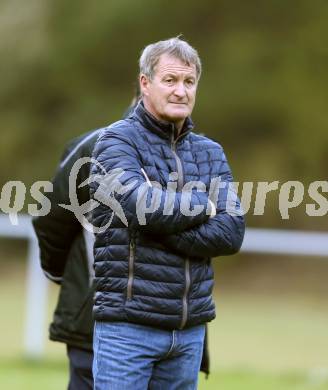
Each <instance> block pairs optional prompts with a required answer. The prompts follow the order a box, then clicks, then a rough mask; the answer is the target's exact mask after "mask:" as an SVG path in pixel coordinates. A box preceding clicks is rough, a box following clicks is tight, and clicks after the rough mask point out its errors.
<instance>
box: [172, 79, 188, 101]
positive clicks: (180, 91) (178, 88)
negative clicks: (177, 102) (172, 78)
mask: <svg viewBox="0 0 328 390" xmlns="http://www.w3.org/2000/svg"><path fill="white" fill-rule="evenodd" d="M174 94H175V95H176V96H178V97H180V98H183V97H185V96H186V88H185V85H184V83H183V82H180V83H177V84H176V85H175V90H174Z"/></svg>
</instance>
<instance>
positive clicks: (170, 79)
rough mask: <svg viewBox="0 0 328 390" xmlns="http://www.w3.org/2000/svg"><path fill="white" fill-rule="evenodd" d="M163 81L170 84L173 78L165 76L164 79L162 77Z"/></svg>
mask: <svg viewBox="0 0 328 390" xmlns="http://www.w3.org/2000/svg"><path fill="white" fill-rule="evenodd" d="M164 82H165V83H166V84H172V83H173V78H172V77H167V78H166V79H164Z"/></svg>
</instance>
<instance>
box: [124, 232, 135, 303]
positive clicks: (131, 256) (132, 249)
mask: <svg viewBox="0 0 328 390" xmlns="http://www.w3.org/2000/svg"><path fill="white" fill-rule="evenodd" d="M135 255H136V243H135V238H134V237H131V239H130V244H129V264H128V267H129V270H128V284H127V291H126V299H127V300H128V301H129V300H131V299H132V288H133V279H134V261H135Z"/></svg>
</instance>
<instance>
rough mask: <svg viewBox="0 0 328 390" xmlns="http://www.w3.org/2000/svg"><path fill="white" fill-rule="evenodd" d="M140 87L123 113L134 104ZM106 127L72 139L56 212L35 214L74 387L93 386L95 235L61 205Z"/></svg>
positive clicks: (80, 192)
mask: <svg viewBox="0 0 328 390" xmlns="http://www.w3.org/2000/svg"><path fill="white" fill-rule="evenodd" d="M138 97H139V91H138V90H137V91H136V96H135V98H134V99H133V101H132V102H131V106H130V108H129V109H128V110H127V112H126V113H125V115H124V116H127V115H128V113H129V112H130V111H131V110H132V109H133V108H134V107H135V105H136V102H137V100H138ZM101 130H102V129H96V130H92V131H90V132H88V133H86V134H83V135H81V136H79V137H76V138H75V139H73V140H72V141H71V142H69V144H68V145H67V146H66V148H65V152H64V153H63V157H62V159H61V162H60V164H59V166H58V168H57V172H56V174H55V177H54V179H53V181H52V182H53V191H52V192H51V193H49V194H48V198H49V199H50V201H51V211H50V213H49V214H48V215H46V216H39V217H37V218H34V219H33V227H34V229H35V232H36V235H37V238H38V241H39V247H40V259H41V266H42V269H43V271H44V273H45V275H46V276H47V277H48V278H49V279H50V280H51V281H52V282H55V283H57V284H60V292H59V297H58V302H57V306H56V309H55V312H54V318H53V321H52V323H51V325H50V328H49V337H50V339H51V340H53V341H58V342H63V343H65V344H66V346H67V356H68V359H69V385H68V389H69V390H92V389H93V377H92V360H93V351H92V339H93V319H92V305H93V293H94V287H93V283H92V280H93V277H94V270H93V253H92V250H93V248H92V246H93V241H94V238H93V235H91V234H89V233H88V232H87V231H86V230H84V229H83V228H82V226H81V224H80V222H79V221H78V219H77V218H76V216H75V214H74V213H73V212H71V211H69V210H68V209H66V208H63V207H61V206H60V205H61V204H64V205H67V204H69V203H70V196H69V188H70V184H69V177H70V174H71V173H72V168H73V166H74V165H75V163H76V162H77V161H78V160H79V159H84V158H90V157H91V154H92V150H93V148H94V145H95V143H96V140H97V138H98V137H99V134H100V132H101ZM89 171H90V163H86V164H84V165H82V167H81V169H80V170H79V174H78V176H77V181H76V183H75V187H76V188H75V192H76V194H77V199H78V202H79V204H80V205H82V204H84V203H86V202H88V201H89V200H90V195H89V188H88V186H82V187H80V185H81V184H82V183H84V182H85V181H86V180H87V179H88V177H89V173H90V172H89ZM201 370H202V371H203V372H205V373H206V374H208V373H209V356H208V350H207V345H206V344H205V345H204V351H203V357H202V365H201Z"/></svg>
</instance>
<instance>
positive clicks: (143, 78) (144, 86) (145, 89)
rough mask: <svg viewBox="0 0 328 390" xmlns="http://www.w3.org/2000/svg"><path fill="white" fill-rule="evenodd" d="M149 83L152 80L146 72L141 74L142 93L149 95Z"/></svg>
mask: <svg viewBox="0 0 328 390" xmlns="http://www.w3.org/2000/svg"><path fill="white" fill-rule="evenodd" d="M149 83H150V81H149V79H148V77H147V76H145V75H144V74H141V75H140V76H139V84H140V92H141V95H143V96H148V94H149V92H148V87H149Z"/></svg>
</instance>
